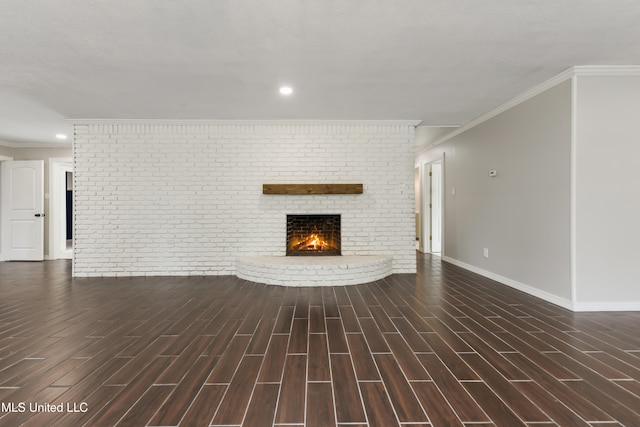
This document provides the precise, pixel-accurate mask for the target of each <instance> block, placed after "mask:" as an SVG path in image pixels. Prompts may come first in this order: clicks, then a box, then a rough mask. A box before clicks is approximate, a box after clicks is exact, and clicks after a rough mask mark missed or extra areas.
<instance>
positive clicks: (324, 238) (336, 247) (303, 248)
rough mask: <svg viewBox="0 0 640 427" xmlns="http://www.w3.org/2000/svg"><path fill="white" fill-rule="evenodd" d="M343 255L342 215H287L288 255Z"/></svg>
mask: <svg viewBox="0 0 640 427" xmlns="http://www.w3.org/2000/svg"><path fill="white" fill-rule="evenodd" d="M299 255H315V256H317V255H341V249H340V215H287V256H299Z"/></svg>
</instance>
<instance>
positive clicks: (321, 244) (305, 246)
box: [293, 225, 330, 251]
mask: <svg viewBox="0 0 640 427" xmlns="http://www.w3.org/2000/svg"><path fill="white" fill-rule="evenodd" d="M319 233H320V232H319V230H318V228H317V227H316V226H315V225H314V226H313V232H312V233H311V234H309V235H308V236H307V237H304V238H303V239H302V240H301V241H299V242H298V243H295V244H294V245H293V250H295V251H323V250H325V249H327V248H329V247H330V245H329V243H328V242H327V241H326V240H324V239H323V238H322V236H321V235H320V234H319Z"/></svg>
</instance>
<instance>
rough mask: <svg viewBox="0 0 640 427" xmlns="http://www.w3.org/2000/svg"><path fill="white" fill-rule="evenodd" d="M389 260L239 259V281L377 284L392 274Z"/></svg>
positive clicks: (308, 284)
mask: <svg viewBox="0 0 640 427" xmlns="http://www.w3.org/2000/svg"><path fill="white" fill-rule="evenodd" d="M391 261H392V257H390V256H382V255H379V256H376V255H370V256H357V255H351V256H323V257H277V256H275V257H273V256H256V257H243V258H239V259H238V261H237V263H236V275H237V276H238V277H240V278H241V279H245V280H249V281H252V282H260V283H266V284H268V285H283V286H346V285H357V284H361V283H369V282H373V281H376V280H380V279H382V278H384V277H387V276H389V275H390V274H391V273H392V268H391Z"/></svg>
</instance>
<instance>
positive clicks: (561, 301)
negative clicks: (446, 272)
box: [442, 256, 574, 311]
mask: <svg viewBox="0 0 640 427" xmlns="http://www.w3.org/2000/svg"><path fill="white" fill-rule="evenodd" d="M442 260H443V261H446V262H448V263H450V264H453V265H456V266H458V267H461V268H464V269H465V270H469V271H471V272H473V273H476V274H479V275H481V276H484V277H486V278H488V279H491V280H495V281H496V282H499V283H502V284H503V285H507V286H509V287H511V288H514V289H517V290H519V291H522V292H525V293H527V294H529V295H532V296H534V297H537V298H540V299H543V300H545V301H547V302H550V303H551V304H555V305H558V306H560V307H562V308H566V309H567V310H572V311H573V310H574V307H573V304H572V303H571V301H570V300H568V299H565V298H561V297H559V296H557V295H554V294H551V293H549V292H545V291H541V290H540V289H537V288H534V287H533V286H529V285H526V284H524V283H520V282H517V281H515V280H512V279H509V278H507V277H503V276H500V275H498V274H495V273H492V272H490V271H487V270H483V269H481V268H478V267H475V266H473V265H470V264H466V263H464V262H462V261H458V260H457V259H453V258H450V257H447V256H443V257H442Z"/></svg>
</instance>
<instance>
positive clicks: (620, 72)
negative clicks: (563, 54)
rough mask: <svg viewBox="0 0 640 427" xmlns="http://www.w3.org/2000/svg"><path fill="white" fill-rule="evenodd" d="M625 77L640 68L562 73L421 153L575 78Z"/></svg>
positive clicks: (595, 67)
mask: <svg viewBox="0 0 640 427" xmlns="http://www.w3.org/2000/svg"><path fill="white" fill-rule="evenodd" d="M623 76H640V66H639V65H580V66H575V67H571V68H569V69H567V70H565V71H563V72H562V73H560V74H558V75H556V76H555V77H552V78H551V79H549V80H547V81H545V82H543V83H541V84H539V85H538V86H535V87H533V88H531V89H529V90H527V91H526V92H524V93H522V94H520V95H519V96H517V97H515V98H513V99H512V100H510V101H508V102H506V103H504V104H502V105H500V106H499V107H496V108H494V109H493V110H491V111H489V112H488V113H486V114H483V115H481V116H479V117H477V118H475V119H473V120H472V121H470V122H469V123H467V124H465V125H464V126H461V127H460V128H458V129H457V130H455V131H453V132H451V133H448V134H446V135H444V136H442V138H439V139H436V140H435V141H433V142H432V143H431V144H429V145H427V146H424V147H420V153H424V152H426V151H428V150H430V149H431V148H433V147H435V146H437V145H440V144H442V143H444V142H446V141H448V140H450V139H451V138H453V137H456V136H458V135H460V134H461V133H464V132H466V131H468V130H469V129H472V128H474V127H476V126H478V125H479V124H481V123H484V122H486V121H487V120H489V119H492V118H493V117H495V116H497V115H498V114H501V113H503V112H505V111H507V110H509V109H511V108H513V107H515V106H516V105H518V104H521V103H523V102H525V101H527V100H529V99H531V98H533V97H534V96H536V95H539V94H541V93H542V92H545V91H547V90H549V89H551V88H552V87H554V86H557V85H559V84H560V83H563V82H565V81H567V80H569V79H572V78H574V77H623Z"/></svg>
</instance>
